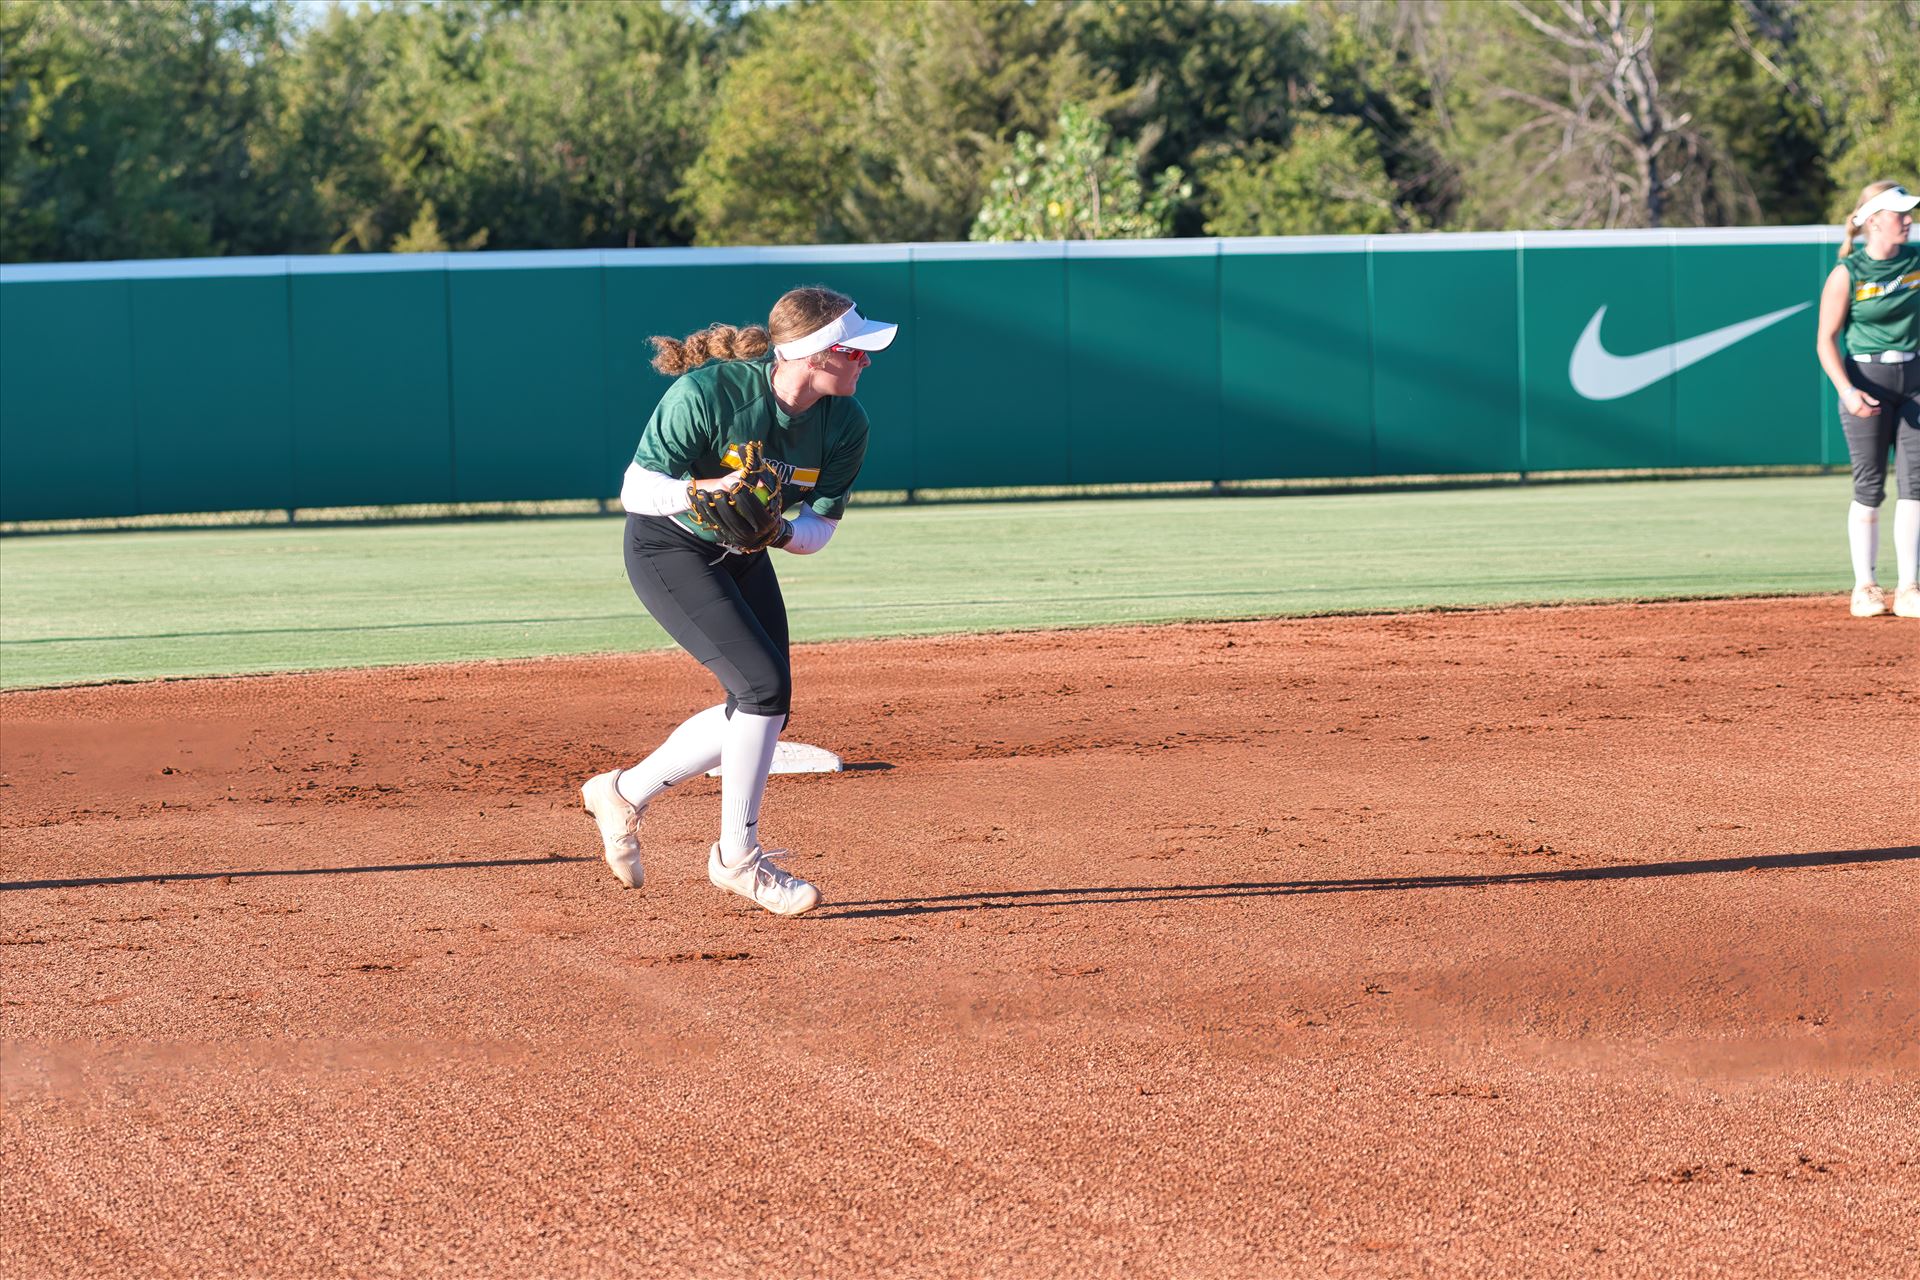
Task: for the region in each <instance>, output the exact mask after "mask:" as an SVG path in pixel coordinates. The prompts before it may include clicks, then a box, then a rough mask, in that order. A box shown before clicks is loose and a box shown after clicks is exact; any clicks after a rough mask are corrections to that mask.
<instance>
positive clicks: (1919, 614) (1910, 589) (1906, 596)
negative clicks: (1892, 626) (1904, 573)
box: [1893, 583, 1920, 618]
mask: <svg viewBox="0 0 1920 1280" xmlns="http://www.w3.org/2000/svg"><path fill="white" fill-rule="evenodd" d="M1893 616H1894V617H1896V618H1920V586H1915V585H1914V584H1913V583H1908V584H1907V585H1906V586H1904V587H1902V588H1900V590H1899V592H1898V594H1896V595H1895V596H1894V597H1893Z"/></svg>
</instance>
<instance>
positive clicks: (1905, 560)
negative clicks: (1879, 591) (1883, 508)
mask: <svg viewBox="0 0 1920 1280" xmlns="http://www.w3.org/2000/svg"><path fill="white" fill-rule="evenodd" d="M1893 562H1894V564H1895V566H1896V567H1897V568H1898V570H1899V573H1900V585H1901V586H1903V587H1910V586H1912V585H1913V584H1914V582H1915V581H1916V579H1915V577H1914V575H1915V573H1916V572H1917V571H1920V498H1896V499H1894V503H1893Z"/></svg>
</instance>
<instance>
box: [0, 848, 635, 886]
mask: <svg viewBox="0 0 1920 1280" xmlns="http://www.w3.org/2000/svg"><path fill="white" fill-rule="evenodd" d="M598 861H600V859H598V858H587V857H573V856H571V855H568V854H555V855H554V856H552V857H550V858H475V859H472V860H470V861H467V862H382V863H375V864H372V865H370V866H364V867H263V868H259V869H256V870H252V871H149V872H147V873H146V874H145V875H138V876H83V877H80V878H78V879H73V880H9V881H0V893H5V892H7V891H8V890H11V889H99V888H105V887H106V886H108V885H114V884H158V883H160V882H161V881H163V880H251V879H254V878H256V877H259V876H356V875H367V874H371V873H373V872H378V871H471V870H475V869H477V868H480V867H547V866H552V865H553V864H554V863H556V862H598Z"/></svg>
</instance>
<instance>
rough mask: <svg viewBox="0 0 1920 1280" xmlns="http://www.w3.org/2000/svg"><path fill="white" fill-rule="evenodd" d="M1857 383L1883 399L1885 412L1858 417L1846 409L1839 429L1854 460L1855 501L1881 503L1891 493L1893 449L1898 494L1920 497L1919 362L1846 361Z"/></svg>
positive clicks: (1871, 504)
mask: <svg viewBox="0 0 1920 1280" xmlns="http://www.w3.org/2000/svg"><path fill="white" fill-rule="evenodd" d="M1847 371H1848V372H1849V373H1851V374H1852V375H1853V385H1854V386H1856V387H1858V388H1860V389H1861V390H1862V391H1864V392H1866V393H1867V394H1868V395H1870V396H1872V397H1873V398H1874V399H1875V400H1878V401H1879V402H1880V412H1879V413H1876V414H1874V415H1873V416H1872V417H1870V418H1856V417H1855V416H1854V415H1852V414H1850V413H1848V412H1847V411H1846V409H1845V408H1844V407H1843V408H1842V409H1841V410H1840V429H1841V430H1842V431H1843V432H1845V433H1846V437H1847V453H1848V455H1849V456H1851V457H1852V459H1853V500H1854V501H1855V502H1857V503H1859V504H1860V505H1861V506H1863V507H1877V506H1879V505H1880V500H1881V499H1882V498H1884V497H1885V496H1886V493H1887V451H1888V450H1889V449H1891V450H1893V451H1894V465H1895V470H1894V484H1895V488H1894V495H1895V496H1896V497H1900V498H1907V499H1915V498H1920V360H1909V361H1907V362H1906V363H1905V364H1861V363H1860V362H1859V361H1857V360H1848V361H1847Z"/></svg>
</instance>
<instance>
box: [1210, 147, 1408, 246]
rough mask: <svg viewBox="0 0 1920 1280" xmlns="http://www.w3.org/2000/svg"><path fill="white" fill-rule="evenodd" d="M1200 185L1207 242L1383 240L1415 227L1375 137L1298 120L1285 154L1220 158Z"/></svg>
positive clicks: (1268, 151)
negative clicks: (1238, 238) (1244, 238)
mask: <svg viewBox="0 0 1920 1280" xmlns="http://www.w3.org/2000/svg"><path fill="white" fill-rule="evenodd" d="M1205 179H1206V187H1205V195H1204V196H1203V197H1202V201H1201V203H1202V208H1203V209H1204V210H1205V212H1206V231H1207V234H1208V235H1210V236H1304V235H1381V234H1385V233H1387V232H1390V231H1404V230H1409V229H1411V228H1412V226H1414V225H1417V224H1410V223H1409V222H1408V221H1407V218H1408V215H1407V214H1406V212H1405V211H1404V210H1403V209H1402V208H1401V207H1400V205H1399V203H1398V201H1397V195H1398V193H1397V191H1396V190H1395V187H1394V184H1393V180H1392V179H1391V178H1389V177H1388V176H1387V169H1386V165H1385V164H1384V163H1383V162H1382V160H1381V158H1380V152H1379V148H1378V146H1377V144H1376V143H1375V141H1374V138H1373V135H1372V134H1370V133H1368V132H1367V131H1366V130H1365V129H1363V128H1361V127H1359V126H1358V125H1356V124H1353V123H1351V122H1345V121H1335V120H1328V119H1323V118H1315V119H1304V120H1301V121H1300V122H1299V123H1298V124H1297V125H1296V126H1295V127H1294V131H1293V137H1292V138H1291V139H1290V140H1289V141H1288V144H1287V145H1286V146H1285V147H1274V146H1271V145H1268V144H1258V145H1256V146H1254V147H1251V148H1247V149H1245V150H1241V151H1233V152H1227V153H1224V154H1222V155H1220V156H1219V157H1218V158H1217V159H1216V160H1215V161H1214V162H1213V163H1212V164H1211V165H1210V166H1209V168H1208V169H1207V170H1206V171H1205Z"/></svg>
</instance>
